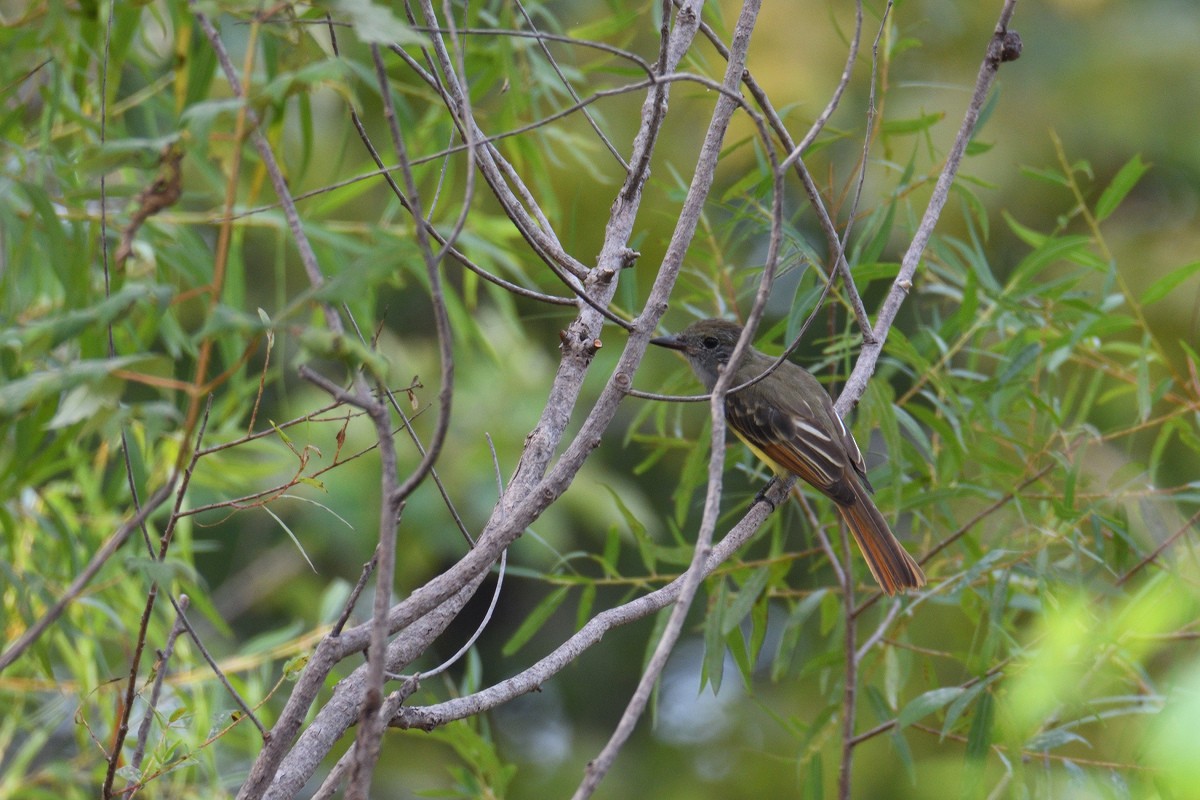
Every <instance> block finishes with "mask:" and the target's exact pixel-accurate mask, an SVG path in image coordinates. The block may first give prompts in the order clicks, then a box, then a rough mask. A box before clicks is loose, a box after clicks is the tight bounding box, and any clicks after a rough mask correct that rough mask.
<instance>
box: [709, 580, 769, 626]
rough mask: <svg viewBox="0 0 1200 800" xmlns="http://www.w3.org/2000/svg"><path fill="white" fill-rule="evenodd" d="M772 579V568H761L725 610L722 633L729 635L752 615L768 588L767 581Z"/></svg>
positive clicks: (746, 582)
mask: <svg viewBox="0 0 1200 800" xmlns="http://www.w3.org/2000/svg"><path fill="white" fill-rule="evenodd" d="M770 577H771V569H770V567H759V568H758V569H756V570H755V571H754V572H753V573H751V575H750V577H749V578H748V579H746V581H745V582H744V583H743V584H742V586H741V588H740V589H739V590H738V593H737V596H736V597H735V598H734V599H733V603H732V604H731V605H730V606H729V608H728V609H726V610H725V613H724V615H723V616H724V621H723V623H722V625H721V633H722V634H728V633H729V632H730V631H732V630H733V629H734V628H736V627H738V626H739V625H741V623H742V620H743V619H745V618H746V615H747V614H749V613H750V610H751V609H752V608H753V607H754V604H755V603H756V602H758V598H759V596H760V595H761V594H762V593H763V590H764V589H766V588H767V580H768V579H769V578H770Z"/></svg>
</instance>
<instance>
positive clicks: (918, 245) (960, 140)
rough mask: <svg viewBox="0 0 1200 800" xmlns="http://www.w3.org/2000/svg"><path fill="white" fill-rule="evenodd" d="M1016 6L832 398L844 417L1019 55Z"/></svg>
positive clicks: (1001, 26) (991, 48) (999, 29)
mask: <svg viewBox="0 0 1200 800" xmlns="http://www.w3.org/2000/svg"><path fill="white" fill-rule="evenodd" d="M1016 6H1017V0H1004V6H1003V8H1001V10H1000V17H999V20H998V21H997V22H996V29H995V32H994V33H993V35H992V38H991V40H990V41H989V42H988V46H987V54H986V55H985V56H984V59H983V63H982V64H981V65H980V67H979V75H978V76H977V78H976V80H975V91H974V94H973V95H972V96H971V102H970V104H969V105H968V106H967V110H966V113H965V114H964V115H963V121H962V124H961V125H960V126H959V129H958V135H957V136H956V137H955V139H954V145H953V146H952V147H951V148H950V154H949V155H948V156H947V157H946V164H945V166H943V167H942V171H941V174H939V175H938V180H937V184H936V185H935V186H934V190H933V195H932V196H931V197H930V198H929V205H928V206H927V207H926V208H925V214H924V215H923V216H922V218H921V222H920V225H918V227H917V232H916V234H914V236H913V239H912V242H911V243H910V244H909V246H908V249H907V250H906V251H905V253H904V257H903V259H901V262H900V271H899V273H897V275H896V278H895V280H894V281H893V282H892V288H891V289H890V290H889V292H888V295H887V298H886V299H885V300H884V302H883V305H882V307H881V308H880V310H879V315H878V317H877V318H876V321H875V327H874V341H864V343H863V347H862V350H861V352H860V353H859V357H858V361H856V362H855V364H854V369H853V371H852V372H851V373H850V377H849V378H848V379H847V381H846V385H845V387H844V388H843V389H842V393H841V395H839V396H838V399H837V402H835V403H834V407H835V408H836V409H837V412H838V413H839V414H841V415H842V416H845V415H846V413H847V412H849V411H850V409H851V408H852V407H853V406H854V405H855V404H856V403H857V402H858V399H859V398H860V397H862V394H863V392H865V391H866V388H867V381H868V380H869V379H870V377H871V374H872V373H874V372H875V364H876V363H877V362H878V360H879V355H880V353H882V352H883V344H884V342H885V341H886V340H887V336H888V332H889V331H890V330H891V327H892V324H893V323H894V322H895V320H896V315H897V314H898V313H899V312H900V306H901V305H902V304H903V303H904V298H905V297H906V296H907V295H908V292H909V290H911V289H912V281H913V276H914V275H915V274H916V271H917V266H918V265H919V264H920V261H921V254H922V253H924V252H925V246H926V245H927V244H928V243H929V238H930V236H932V235H933V229H934V227H935V226H936V225H937V222H938V219H939V218H940V217H941V214H942V209H943V208H944V207H945V205H946V200H947V199H949V197H950V188H951V186H953V184H954V178H955V176H956V175H957V174H958V167H959V165H960V164H961V163H962V159H963V155H964V154H965V153H966V150H967V143H968V142H969V141H970V139H971V135H972V134H973V133H974V132H975V125H976V123H977V122H978V121H979V113H980V112H981V111H982V110H983V105H984V103H985V102H986V101H987V96H988V92H989V91H990V90H991V87H992V84H993V83H994V82H995V80H996V73H997V72H998V71H999V69H1000V65H1001V63H1003V62H1005V61H1010V60H1012V59H1013V58H1016V53H1019V50H1020V48H1019V44H1014V42H1013V39H1014V37H1015V36H1016V34H1015V33H1013V32H1011V31H1009V30H1008V24H1009V21H1010V20H1011V19H1012V15H1013V12H1014V11H1016ZM1017 42H1019V40H1017Z"/></svg>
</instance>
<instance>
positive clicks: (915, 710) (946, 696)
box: [896, 686, 964, 728]
mask: <svg viewBox="0 0 1200 800" xmlns="http://www.w3.org/2000/svg"><path fill="white" fill-rule="evenodd" d="M963 691H964V689H963V688H962V687H961V686H945V687H942V688H941V689H931V690H929V691H928V692H925V693H924V694H922V695H920V696H918V697H916V698H915V699H913V700H911V701H910V702H909V703H908V705H906V706H905V707H904V709H903V710H902V711H901V712H900V715H899V716H898V717H897V718H896V726H897V727H898V728H905V727H907V726H909V725H911V724H913V723H914V722H916V721H917V720H919V719H921V718H922V717H924V716H926V715H927V714H932V713H933V712H934V711H937V710H938V709H939V708H944V707H945V706H947V705H949V704H950V703H953V702H954V700H955V699H957V698H958V696H959V695H961V694H962V693H963Z"/></svg>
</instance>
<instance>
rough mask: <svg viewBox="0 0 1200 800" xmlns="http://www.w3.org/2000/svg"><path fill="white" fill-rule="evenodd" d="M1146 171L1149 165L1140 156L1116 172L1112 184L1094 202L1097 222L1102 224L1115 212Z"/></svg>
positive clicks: (1130, 160) (1136, 156)
mask: <svg viewBox="0 0 1200 800" xmlns="http://www.w3.org/2000/svg"><path fill="white" fill-rule="evenodd" d="M1148 169H1150V165H1149V164H1147V163H1146V162H1144V161H1142V157H1141V155H1135V156H1134V157H1133V158H1131V159H1129V160H1128V161H1127V162H1125V166H1123V167H1121V169H1120V170H1118V171H1117V174H1116V177H1114V178H1113V179H1112V183H1110V184H1109V185H1108V187H1107V188H1105V190H1104V192H1103V193H1102V194H1101V195H1100V199H1099V200H1097V201H1096V212H1095V213H1096V221H1097V222H1103V221H1104V220H1105V219H1107V218H1108V217H1109V216H1110V215H1111V214H1112V213H1113V212H1114V211H1116V210H1117V207H1118V206H1120V205H1121V201H1122V200H1124V199H1125V196H1126V195H1127V194H1129V192H1130V191H1131V190H1132V189H1133V187H1134V186H1136V185H1137V182H1138V181H1139V180H1141V178H1142V176H1143V175H1145V174H1146V170H1148Z"/></svg>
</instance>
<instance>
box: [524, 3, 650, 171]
mask: <svg viewBox="0 0 1200 800" xmlns="http://www.w3.org/2000/svg"><path fill="white" fill-rule="evenodd" d="M516 5H517V10H518V11H520V12H521V16H522V17H524V18H525V24H526V25H528V26H529V27H530V28H531V29H532V30H533V32H534V33H538V30H537V25H535V24H534V21H533V18H532V17H531V16H529V12H528V11H526V10H525V5H524V4H523V3H522V2H521V0H516ZM535 38H536V40H537V43H538V47H539V48H541V51H542V55H544V56H545V57H546V60H547V61H549V62H550V66H551V67H552V68H553V69H554V74H555V75H557V76H558V79H559V80H560V81H562V84H563V87H564V88H565V89H566V90H567V93H568V94H570V95H571V99H572V100H574V101H575V102H576V103H578V102H579V95H578V94H577V93H576V92H575V87H574V86H572V85H571V82H570V81H569V80H567V76H566V75H564V74H563V71H562V69H560V68H559V66H558V62H557V61H555V60H554V55H553V54H552V53H551V52H550V48H549V47H548V46H547V45H546V42H547V40H548V37H545V36H537V37H535ZM583 116H584V119H586V120H587V121H588V125H590V126H591V127H592V130H593V131H595V132H596V136H598V137H599V138H600V141H601V142H602V143H603V144H604V146H605V148H607V149H608V152H610V153H612V157H613V158H615V159H616V160H617V163H618V164H620V165H621V169H623V170H624V171H625V172H629V164H627V163H626V162H625V159H624V158H622V157H621V154H620V152H618V151H617V148H616V146H615V145H613V143H612V141H611V140H610V139H609V138H608V137H607V136H605V135H604V131H602V130H600V126H599V125H598V124H596V120H595V118H593V117H592V115H591V113H590V112H589V111H588V110H587V109H583Z"/></svg>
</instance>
